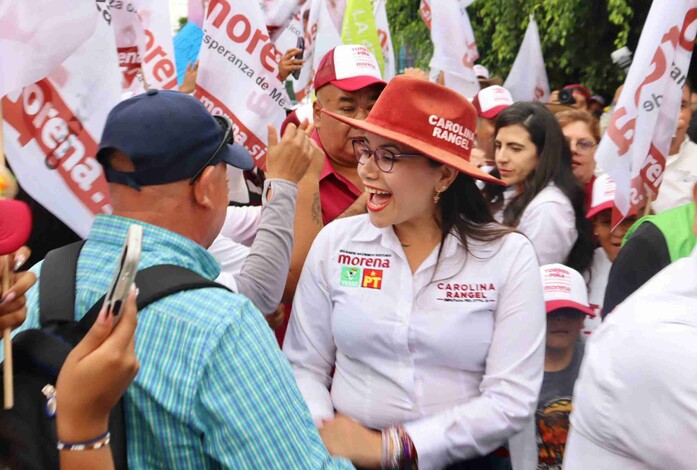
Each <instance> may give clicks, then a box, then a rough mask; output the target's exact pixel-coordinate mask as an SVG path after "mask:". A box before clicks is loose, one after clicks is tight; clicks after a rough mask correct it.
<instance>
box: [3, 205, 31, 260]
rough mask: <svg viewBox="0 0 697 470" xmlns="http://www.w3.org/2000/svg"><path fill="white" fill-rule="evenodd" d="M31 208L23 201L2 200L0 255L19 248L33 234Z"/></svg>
mask: <svg viewBox="0 0 697 470" xmlns="http://www.w3.org/2000/svg"><path fill="white" fill-rule="evenodd" d="M31 225H32V224H31V209H29V206H28V205H27V204H26V203H24V202H22V201H12V200H0V255H8V254H10V253H14V252H15V251H17V250H19V249H20V248H21V247H22V246H23V245H24V244H25V243H26V242H27V240H29V235H31Z"/></svg>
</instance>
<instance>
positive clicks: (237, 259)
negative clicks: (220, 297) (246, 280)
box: [208, 235, 249, 292]
mask: <svg viewBox="0 0 697 470" xmlns="http://www.w3.org/2000/svg"><path fill="white" fill-rule="evenodd" d="M208 252H209V253H210V254H211V255H212V256H213V258H215V259H216V261H217V262H218V263H220V275H219V276H218V277H217V278H216V280H215V282H219V283H220V284H222V285H224V286H225V287H227V288H228V289H230V290H231V291H233V292H238V290H237V282H235V276H237V275H238V274H239V273H240V271H241V270H242V266H243V265H244V262H245V260H246V259H247V255H249V248H248V247H246V246H244V245H240V244H239V243H235V242H234V241H232V240H230V239H229V238H226V237H224V236H222V235H218V236H217V237H216V239H215V240H213V243H212V244H211V246H210V247H208Z"/></svg>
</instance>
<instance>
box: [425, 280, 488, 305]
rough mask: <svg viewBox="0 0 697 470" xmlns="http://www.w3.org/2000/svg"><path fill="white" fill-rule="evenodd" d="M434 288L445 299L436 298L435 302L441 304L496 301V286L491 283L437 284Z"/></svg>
mask: <svg viewBox="0 0 697 470" xmlns="http://www.w3.org/2000/svg"><path fill="white" fill-rule="evenodd" d="M436 287H437V288H438V291H439V293H441V295H443V294H444V295H445V297H438V298H437V299H436V300H440V301H443V302H495V301H496V286H495V285H494V283H493V282H477V283H469V282H462V283H453V282H439V283H438V284H437V286H436Z"/></svg>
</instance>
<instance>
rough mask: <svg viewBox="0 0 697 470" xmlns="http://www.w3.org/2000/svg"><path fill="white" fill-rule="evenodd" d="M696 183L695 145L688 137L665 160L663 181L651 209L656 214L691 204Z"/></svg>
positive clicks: (696, 151) (696, 158)
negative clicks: (676, 150) (673, 153)
mask: <svg viewBox="0 0 697 470" xmlns="http://www.w3.org/2000/svg"><path fill="white" fill-rule="evenodd" d="M695 183H697V144H695V143H694V142H692V141H691V140H690V139H689V138H688V137H685V141H684V142H683V143H682V145H680V151H678V153H676V154H675V155H670V156H669V157H668V158H666V168H665V171H664V172H663V181H662V182H661V187H660V188H658V196H657V197H656V200H655V201H653V203H652V204H651V207H652V208H653V211H654V212H655V213H656V214H660V213H661V212H663V211H667V210H668V209H672V208H674V207H678V206H682V205H683V204H687V203H688V202H692V188H693V187H694V186H695Z"/></svg>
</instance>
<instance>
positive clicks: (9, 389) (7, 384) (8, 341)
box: [0, 97, 15, 410]
mask: <svg viewBox="0 0 697 470" xmlns="http://www.w3.org/2000/svg"><path fill="white" fill-rule="evenodd" d="M2 128H3V118H2V97H0V168H5V146H4V142H3V129H2ZM3 258H4V259H3V261H4V263H3V271H2V273H1V274H0V275H2V286H1V287H2V295H3V296H4V295H5V294H6V293H7V291H8V290H9V289H10V257H9V256H7V255H3ZM10 333H11V330H10V328H5V329H4V330H3V332H2V339H3V349H4V354H5V360H4V361H3V366H2V380H3V402H4V403H3V407H4V408H5V409H6V410H9V409H12V407H13V406H14V401H15V394H14V384H13V382H14V381H13V374H12V337H11V335H10Z"/></svg>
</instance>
